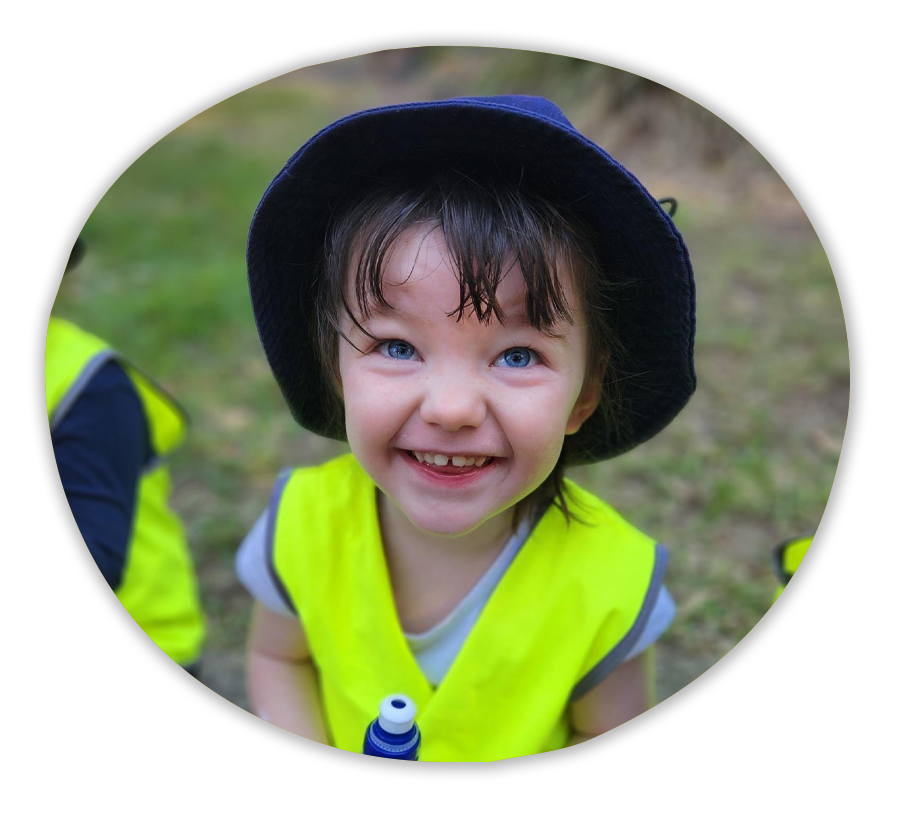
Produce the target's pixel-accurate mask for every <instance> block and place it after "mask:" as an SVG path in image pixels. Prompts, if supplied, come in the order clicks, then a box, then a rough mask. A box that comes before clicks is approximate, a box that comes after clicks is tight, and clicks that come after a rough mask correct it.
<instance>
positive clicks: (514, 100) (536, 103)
mask: <svg viewBox="0 0 910 822" xmlns="http://www.w3.org/2000/svg"><path fill="white" fill-rule="evenodd" d="M461 100H464V101H465V102H470V103H484V104H487V105H496V106H508V107H509V108H513V109H519V110H521V111H524V112H525V113H527V114H531V115H534V116H537V117H547V118H549V119H550V120H555V121H556V122H558V123H560V124H562V125H564V126H566V127H567V128H570V129H572V130H573V131H574V130H575V126H573V125H572V123H570V122H569V118H568V117H566V115H565V114H563V113H562V110H561V109H560V108H559V106H557V105H556V103H554V102H552V101H550V100H547V99H546V98H545V97H533V96H531V95H528V94H500V95H496V96H495V97H456V98H455V99H454V100H446V101H444V102H452V103H455V102H458V101H461Z"/></svg>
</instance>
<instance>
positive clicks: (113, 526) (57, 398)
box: [44, 240, 205, 676]
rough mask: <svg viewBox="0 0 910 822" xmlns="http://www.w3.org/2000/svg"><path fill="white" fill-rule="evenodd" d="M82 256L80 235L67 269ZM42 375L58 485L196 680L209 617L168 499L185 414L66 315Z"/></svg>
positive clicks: (133, 602)
mask: <svg viewBox="0 0 910 822" xmlns="http://www.w3.org/2000/svg"><path fill="white" fill-rule="evenodd" d="M83 252H84V244H83V242H82V241H81V240H77V241H76V244H75V246H74V247H73V251H72V253H71V254H70V259H69V262H68V263H67V266H66V271H67V272H70V271H71V270H72V269H73V268H74V267H75V266H76V265H77V263H78V262H79V259H80V258H81V256H82V254H83ZM67 276H72V275H71V274H67ZM44 377H45V394H46V398H47V417H48V424H49V425H50V431H51V443H52V444H53V447H54V457H55V458H56V460H57V468H58V470H59V472H60V481H61V483H62V485H63V491H64V493H65V494H66V499H67V502H68V503H69V505H70V508H71V509H72V512H73V518H74V519H75V520H76V525H77V526H78V527H79V531H80V532H81V534H82V538H83V539H84V540H85V544H86V546H88V549H89V552H90V553H91V555H92V558H93V559H94V560H95V562H96V563H97V564H98V568H99V569H100V570H101V573H102V574H103V575H104V578H105V579H106V580H107V582H108V584H109V585H110V586H111V588H113V589H114V591H115V592H116V594H117V597H118V599H119V600H120V601H121V603H122V604H123V607H124V608H126V610H127V611H128V612H129V613H130V615H131V616H132V617H133V619H135V620H136V622H137V623H138V624H139V627H141V628H142V630H143V631H145V632H146V633H147V634H148V635H149V637H151V639H152V640H153V641H154V642H155V643H156V644H157V645H158V646H159V647H160V648H161V650H163V651H164V652H165V653H166V654H167V655H168V656H170V657H171V659H173V660H174V661H175V662H177V663H178V664H180V665H182V666H183V667H184V668H186V669H187V670H188V671H189V672H190V673H192V674H193V675H194V676H198V673H199V671H198V668H199V658H200V654H201V652H202V646H203V641H204V639H205V618H204V616H203V613H202V608H201V607H200V604H199V595H198V593H197V588H196V575H195V573H194V571H193V561H192V558H191V556H190V552H189V549H188V547H187V543H186V536H185V534H184V530H183V525H182V523H181V522H180V520H179V518H178V517H177V515H176V514H175V513H174V512H173V510H172V509H171V507H170V504H169V501H168V497H169V496H170V490H171V480H170V474H169V472H168V468H167V464H166V460H167V457H168V456H169V454H170V453H171V452H172V451H173V450H175V449H176V448H177V447H178V446H179V445H181V443H182V442H183V439H184V437H185V435H186V425H187V422H186V418H185V415H184V412H183V410H182V409H181V408H180V406H179V405H178V404H177V403H176V402H175V401H174V400H173V399H172V398H171V397H170V396H169V395H168V394H167V393H166V392H165V391H164V390H163V389H161V388H160V387H159V386H158V385H156V384H155V383H154V382H153V381H152V380H150V379H149V378H148V377H146V376H145V375H144V374H143V373H142V372H140V371H138V370H137V369H136V368H135V367H133V366H132V365H131V364H130V363H129V362H128V361H127V360H126V359H125V358H123V357H122V356H121V355H120V354H118V353H117V352H115V351H114V350H113V349H112V348H111V347H110V346H109V345H108V344H107V343H106V342H104V341H103V340H100V339H99V338H98V337H95V336H94V335H93V334H89V333H88V332H87V331H84V330H82V329H81V328H78V327H77V326H75V325H73V324H72V323H70V322H67V321H66V320H63V319H61V318H59V317H51V319H50V322H49V323H48V328H47V349H46V352H45V374H44Z"/></svg>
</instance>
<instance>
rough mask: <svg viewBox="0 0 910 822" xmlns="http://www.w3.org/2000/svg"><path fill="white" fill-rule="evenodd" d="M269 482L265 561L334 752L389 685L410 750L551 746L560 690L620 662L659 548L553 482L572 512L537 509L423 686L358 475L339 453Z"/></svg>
mask: <svg viewBox="0 0 910 822" xmlns="http://www.w3.org/2000/svg"><path fill="white" fill-rule="evenodd" d="M279 482H280V483H283V486H282V487H281V490H280V491H279V493H280V501H279V504H278V506H277V514H276V517H275V522H274V523H273V525H272V528H273V539H274V543H273V552H274V554H273V561H274V568H275V573H276V574H277V576H278V578H279V579H280V582H281V583H282V586H283V589H284V591H285V592H286V593H287V596H288V597H289V599H290V600H291V602H292V603H293V606H294V608H295V610H296V611H297V613H298V614H299V615H300V617H301V621H302V624H303V628H304V631H305V633H306V637H307V643H308V645H309V647H310V650H311V652H312V655H313V660H314V663H315V665H316V668H317V670H318V672H319V677H320V686H321V693H322V698H323V706H324V711H325V716H326V721H327V724H328V727H329V731H330V734H331V737H332V740H333V744H335V745H336V747H339V748H343V749H345V750H349V751H360V749H361V745H362V742H363V735H364V731H365V730H366V727H367V725H368V724H369V722H370V721H371V720H372V719H373V718H374V716H375V714H376V710H377V706H378V705H379V702H380V701H381V700H382V699H383V698H384V697H385V696H387V695H388V694H391V693H405V694H407V695H408V696H409V697H411V698H412V699H413V700H414V701H415V703H416V705H417V708H418V714H417V722H418V724H419V726H420V729H421V736H422V738H423V746H422V749H421V759H422V760H425V761H446V762H453V761H462V762H479V761H491V760H496V759H507V758H510V757H516V756H525V755H528V754H535V753H542V752H544V751H548V750H553V749H556V748H560V747H563V746H564V745H565V744H566V742H567V741H568V737H569V723H568V717H567V705H568V703H569V701H570V700H571V699H572V698H573V697H578V696H580V695H583V693H586V692H587V690H590V688H591V687H594V685H596V684H597V683H598V682H599V681H600V680H601V679H602V678H603V676H605V675H606V673H609V670H612V666H614V665H615V664H618V662H619V661H621V660H622V653H623V650H624V649H625V652H626V653H627V652H628V649H630V648H631V647H632V646H633V645H634V643H635V641H636V640H637V638H638V633H640V631H641V628H642V627H643V626H644V623H645V622H646V621H647V615H648V612H649V608H651V607H653V604H654V602H655V601H656V595H657V591H659V589H660V583H661V577H662V574H663V569H664V565H665V557H664V554H663V551H662V550H657V548H656V546H655V544H654V541H653V540H651V539H649V538H648V537H646V536H645V535H643V534H641V533H640V532H638V531H637V530H635V529H634V528H633V527H632V526H631V525H629V524H628V523H626V522H625V521H624V520H622V518H621V517H619V515H618V514H616V512H615V511H614V510H613V509H612V508H610V507H609V506H608V505H606V504H605V503H603V502H601V501H600V500H598V499H597V498H596V497H593V496H592V495H590V494H588V493H587V492H585V491H583V490H582V489H581V488H579V487H578V486H576V485H574V484H572V483H569V487H570V494H569V495H568V497H569V504H570V508H571V510H572V511H573V512H574V513H576V514H577V515H579V516H580V517H581V518H582V519H583V520H584V521H585V522H586V523H588V524H587V525H581V524H579V523H577V522H573V523H572V524H571V525H570V526H567V524H566V522H565V519H564V518H563V515H562V513H561V512H560V511H559V510H558V509H557V508H556V507H554V506H551V507H550V509H549V510H548V511H547V512H546V514H544V516H543V517H542V518H541V520H540V522H539V523H538V524H537V526H536V527H535V528H534V530H533V531H532V532H531V534H530V536H529V537H528V539H527V541H526V542H525V544H524V546H523V547H522V548H521V550H520V551H519V552H518V555H517V556H516V557H515V559H514V560H513V562H512V564H511V565H510V567H509V569H508V570H507V571H506V573H505V575H504V577H503V578H502V580H501V581H500V583H499V585H498V586H497V588H496V590H495V591H494V592H493V594H492V596H491V598H490V600H489V602H488V603H487V605H486V607H485V608H484V610H483V611H482V612H481V614H480V617H479V618H478V620H477V623H476V624H475V625H474V628H473V629H472V631H471V633H470V634H469V635H468V637H467V639H466V640H465V643H464V646H463V647H462V649H461V651H460V652H459V654H458V656H457V657H456V658H455V660H454V662H453V663H452V667H451V668H450V669H449V672H448V673H447V675H446V677H445V678H444V680H443V681H442V683H441V684H440V685H439V687H438V688H437V689H434V688H433V687H432V686H431V685H430V684H429V683H428V682H427V680H426V678H425V677H424V676H423V673H422V672H421V670H420V667H419V665H418V664H417V661H416V660H415V659H414V656H413V654H412V652H411V651H410V649H409V648H408V645H407V640H406V639H405V636H404V633H403V631H402V629H401V626H400V624H399V621H398V617H397V613H396V610H395V601H394V596H393V593H392V587H391V583H390V580H389V575H388V570H387V567H386V563H385V555H384V552H383V548H382V541H381V536H380V532H379V522H378V516H377V510H376V494H377V491H376V488H375V486H374V485H373V483H372V481H371V480H370V478H369V477H368V476H367V474H366V473H365V472H364V471H363V469H362V468H361V467H360V466H359V465H358V464H357V462H356V460H355V459H354V458H353V457H352V456H350V455H348V456H344V457H340V458H338V459H335V460H332V461H331V462H329V463H327V464H325V465H323V466H320V467H318V468H306V469H298V470H296V471H293V472H292V473H290V474H289V475H285V476H284V477H283V478H282V479H281V480H280V481H279ZM659 557H660V558H659ZM614 651H615V652H616V653H615V654H614V653H613V652H614Z"/></svg>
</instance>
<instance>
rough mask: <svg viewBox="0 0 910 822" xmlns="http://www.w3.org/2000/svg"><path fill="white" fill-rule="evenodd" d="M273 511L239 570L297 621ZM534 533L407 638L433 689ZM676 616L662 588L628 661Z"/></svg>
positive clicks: (515, 539)
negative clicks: (274, 562) (282, 586)
mask: <svg viewBox="0 0 910 822" xmlns="http://www.w3.org/2000/svg"><path fill="white" fill-rule="evenodd" d="M268 514H269V512H268V510H266V511H264V512H263V513H262V515H261V516H260V517H259V519H257V520H256V523H255V525H253V527H252V528H251V529H250V532H249V533H248V534H247V535H246V537H245V538H244V540H243V542H242V543H241V545H240V549H239V550H238V551H237V557H236V560H235V567H236V569H237V576H238V577H239V578H240V581H241V582H242V583H243V586H244V587H245V588H246V589H247V591H249V592H250V595H251V596H252V597H253V598H254V599H256V600H257V601H259V602H260V603H262V605H264V606H265V607H266V608H268V609H269V610H270V611H273V612H274V613H276V614H280V615H282V616H287V617H291V618H295V619H296V618H297V614H295V613H294V611H293V610H292V609H291V608H290V607H289V606H288V604H287V603H286V602H285V599H284V597H283V595H282V593H281V591H279V589H278V587H277V585H276V583H275V580H274V578H273V577H272V574H271V572H270V567H269V566H270V558H269V552H270V550H271V546H270V545H269V544H268V538H267V533H268V528H267V525H268ZM529 532H530V523H529V522H527V521H525V522H524V523H522V525H521V526H520V527H519V528H518V530H517V531H516V532H515V533H514V534H513V535H512V537H511V538H510V539H509V541H508V543H506V546H505V547H504V548H503V549H502V551H501V553H500V554H499V556H498V557H497V558H496V560H495V561H494V562H493V564H492V565H491V566H490V567H489V568H488V569H487V571H486V573H485V574H484V575H483V576H482V577H481V578H480V580H479V581H478V582H477V584H476V585H475V586H474V587H473V588H472V589H471V590H470V591H469V592H468V593H467V595H466V596H465V597H464V599H462V600H461V602H459V603H458V605H456V606H455V608H453V609H452V611H451V613H449V615H448V616H447V617H445V619H443V620H442V621H441V622H439V623H438V624H437V625H435V626H433V627H432V628H430V630H429V631H426V632H425V633H422V634H408V633H405V639H406V640H407V642H408V647H409V648H410V649H411V653H412V654H414V658H415V659H416V660H417V664H418V665H419V666H420V669H421V671H423V675H424V676H425V677H426V679H427V681H428V682H429V683H430V684H431V685H433V686H434V687H435V686H437V685H439V683H440V682H442V680H443V677H444V676H445V675H446V672H447V671H448V670H449V667H450V666H451V664H452V662H453V661H454V660H455V657H456V656H457V655H458V652H459V651H460V650H461V646H462V645H463V644H464V642H465V640H466V639H467V636H468V634H469V633H470V631H471V629H472V628H473V627H474V624H475V623H476V622H477V619H478V617H479V616H480V612H481V611H482V610H483V609H484V607H485V606H486V604H487V602H488V601H489V599H490V597H491V596H492V595H493V591H494V590H496V586H497V585H498V584H499V581H500V580H501V579H502V577H503V576H504V575H505V572H506V571H507V570H508V568H509V565H510V564H511V563H512V560H513V559H514V558H515V556H516V554H518V551H519V550H520V549H521V546H522V545H524V542H525V540H526V539H527V538H528V533H529ZM675 615H676V604H675V603H674V602H673V597H671V596H670V592H669V591H667V589H666V587H665V586H661V588H660V592H659V594H658V596H657V601H656V603H655V605H654V607H653V609H652V610H651V613H650V615H649V616H648V620H647V622H646V624H645V627H644V630H643V631H642V632H641V634H640V635H639V638H638V640H637V641H636V643H635V645H634V646H633V647H632V650H631V651H630V652H629V653H628V654H626V656H625V659H623V661H626V660H629V659H632V658H633V657H635V656H637V655H638V654H640V653H641V652H642V651H644V650H645V649H646V648H647V647H648V646H650V645H653V644H654V643H655V642H656V641H657V639H658V637H660V635H661V634H662V633H663V632H664V631H666V630H667V628H668V627H669V625H670V623H671V622H672V621H673V617H674V616H675Z"/></svg>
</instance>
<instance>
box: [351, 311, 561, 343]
mask: <svg viewBox="0 0 910 822" xmlns="http://www.w3.org/2000/svg"><path fill="white" fill-rule="evenodd" d="M456 313H457V311H453V312H452V314H450V315H448V316H454V315H455V314H456ZM384 317H385V318H394V317H401V318H403V319H405V320H410V321H411V322H417V323H419V322H422V321H423V318H422V317H420V316H418V315H417V314H415V313H414V312H413V311H408V310H407V309H400V308H396V307H395V306H394V305H389V306H388V307H387V306H384V305H377V306H374V307H373V309H372V310H371V311H370V315H369V317H364V318H363V319H362V320H361V322H364V323H366V322H369V321H370V320H371V319H373V318H384ZM494 321H495V319H494ZM561 325H562V323H558V324H557V326H556V327H559V326H561ZM502 326H503V328H530V329H532V330H533V331H538V332H539V333H541V334H543V335H544V336H546V337H550V338H552V339H555V340H560V341H561V342H565V341H566V337H568V333H567V332H563V333H560V332H557V331H555V330H552V329H551V330H547V329H545V328H541V329H537V328H534V326H533V325H531V322H530V320H529V319H528V315H527V314H525V312H524V311H523V310H519V311H512V312H505V316H504V322H503V323H502Z"/></svg>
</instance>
